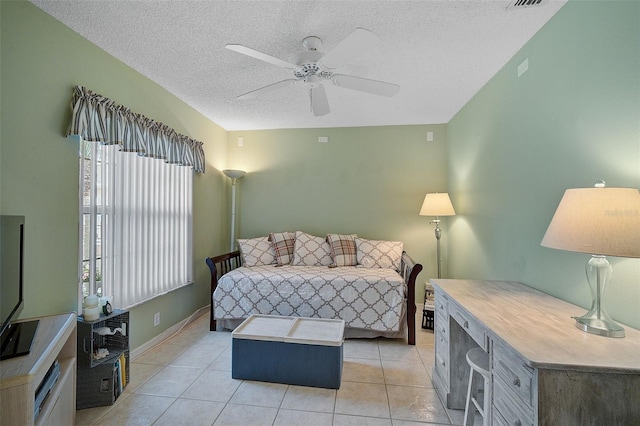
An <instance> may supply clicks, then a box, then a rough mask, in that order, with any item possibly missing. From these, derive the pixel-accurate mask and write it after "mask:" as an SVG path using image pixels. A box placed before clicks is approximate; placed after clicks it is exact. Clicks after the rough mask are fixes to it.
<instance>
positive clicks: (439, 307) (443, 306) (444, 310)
mask: <svg viewBox="0 0 640 426" xmlns="http://www.w3.org/2000/svg"><path fill="white" fill-rule="evenodd" d="M434 293H435V298H434V300H435V302H434V305H435V310H436V314H438V313H439V314H440V315H442V316H444V317H445V318H448V317H449V299H447V296H445V295H444V294H443V293H442V292H441V291H439V290H438V288H434Z"/></svg>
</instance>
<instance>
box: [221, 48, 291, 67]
mask: <svg viewBox="0 0 640 426" xmlns="http://www.w3.org/2000/svg"><path fill="white" fill-rule="evenodd" d="M225 47H226V48H227V49H229V50H233V51H234V52H238V53H242V54H243V55H247V56H251V57H252V58H256V59H260V60H261V61H264V62H268V63H270V64H272V65H275V66H278V67H281V68H286V69H295V68H296V67H297V65H295V64H292V63H290V62H287V61H283V60H282V59H278V58H275V57H273V56H271V55H267V54H266V53H262V52H260V51H258V50H255V49H252V48H250V47H247V46H243V45H241V44H227V45H226V46H225Z"/></svg>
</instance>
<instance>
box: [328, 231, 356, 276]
mask: <svg viewBox="0 0 640 426" xmlns="http://www.w3.org/2000/svg"><path fill="white" fill-rule="evenodd" d="M356 237H357V235H340V234H328V235H327V242H328V243H329V247H331V257H332V258H333V263H332V264H331V267H332V268H334V267H336V266H356V265H357V264H358V257H357V256H356Z"/></svg>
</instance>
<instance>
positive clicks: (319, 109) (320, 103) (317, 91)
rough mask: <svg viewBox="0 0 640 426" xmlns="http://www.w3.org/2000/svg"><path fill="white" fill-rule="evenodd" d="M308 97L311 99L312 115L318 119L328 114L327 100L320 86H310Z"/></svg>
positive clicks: (322, 87)
mask: <svg viewBox="0 0 640 426" xmlns="http://www.w3.org/2000/svg"><path fill="white" fill-rule="evenodd" d="M309 96H310V97H311V110H312V111H313V115H315V116H316V117H319V116H321V115H327V114H329V101H328V100H327V93H326V92H325V91H324V86H323V85H322V84H317V85H314V86H312V87H311V88H310V89H309Z"/></svg>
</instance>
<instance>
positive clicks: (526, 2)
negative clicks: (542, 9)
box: [507, 0, 544, 10]
mask: <svg viewBox="0 0 640 426" xmlns="http://www.w3.org/2000/svg"><path fill="white" fill-rule="evenodd" d="M543 5H544V3H543V2H542V0H511V1H509V5H508V6H507V10H509V9H511V10H515V9H524V8H527V7H538V6H543Z"/></svg>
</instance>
